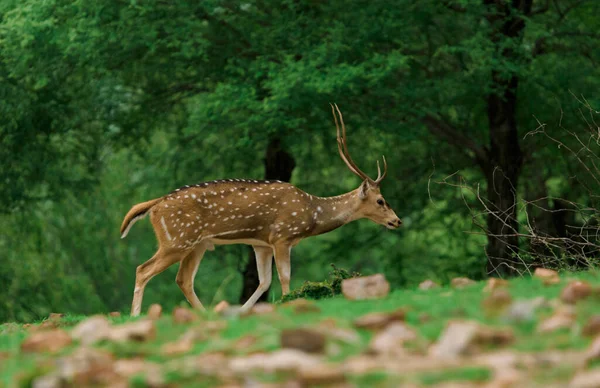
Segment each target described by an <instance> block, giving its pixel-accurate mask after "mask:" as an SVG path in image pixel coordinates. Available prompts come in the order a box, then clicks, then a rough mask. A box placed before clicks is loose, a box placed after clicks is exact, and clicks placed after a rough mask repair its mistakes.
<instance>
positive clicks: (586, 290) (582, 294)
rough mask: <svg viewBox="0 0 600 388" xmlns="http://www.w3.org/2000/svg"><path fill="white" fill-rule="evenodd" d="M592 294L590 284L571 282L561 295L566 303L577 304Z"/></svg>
mask: <svg viewBox="0 0 600 388" xmlns="http://www.w3.org/2000/svg"><path fill="white" fill-rule="evenodd" d="M591 294H592V286H591V285H590V284H589V283H588V282H582V281H579V280H576V281H572V282H569V284H567V285H566V286H565V288H563V290H562V292H561V293H560V300H562V301H563V302H564V303H569V304H575V303H577V302H578V301H580V300H582V299H585V298H587V297H588V296H590V295H591Z"/></svg>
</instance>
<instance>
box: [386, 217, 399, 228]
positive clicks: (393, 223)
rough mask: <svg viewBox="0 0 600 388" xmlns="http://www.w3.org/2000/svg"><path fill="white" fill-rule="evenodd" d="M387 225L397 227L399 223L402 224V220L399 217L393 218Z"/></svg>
mask: <svg viewBox="0 0 600 388" xmlns="http://www.w3.org/2000/svg"><path fill="white" fill-rule="evenodd" d="M388 225H389V226H393V227H394V228H397V227H399V226H400V225H402V220H401V219H400V218H396V219H395V220H392V221H390V222H388Z"/></svg>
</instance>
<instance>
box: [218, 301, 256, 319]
mask: <svg viewBox="0 0 600 388" xmlns="http://www.w3.org/2000/svg"><path fill="white" fill-rule="evenodd" d="M249 314H250V311H247V310H244V308H243V306H242V305H239V304H236V305H233V306H229V307H227V308H226V309H225V310H223V311H221V312H220V313H219V315H220V316H222V317H224V318H236V317H241V316H247V315H249Z"/></svg>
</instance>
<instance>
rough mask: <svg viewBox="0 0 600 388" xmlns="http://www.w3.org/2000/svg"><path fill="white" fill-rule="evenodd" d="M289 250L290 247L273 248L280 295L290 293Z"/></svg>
mask: <svg viewBox="0 0 600 388" xmlns="http://www.w3.org/2000/svg"><path fill="white" fill-rule="evenodd" d="M291 249H292V247H291V246H289V245H277V246H275V266H276V267H277V274H278V275H279V283H281V293H282V294H283V295H285V294H288V293H289V292H290V276H291V271H292V268H291V265H290V251H291Z"/></svg>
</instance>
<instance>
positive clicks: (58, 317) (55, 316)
mask: <svg viewBox="0 0 600 388" xmlns="http://www.w3.org/2000/svg"><path fill="white" fill-rule="evenodd" d="M64 316H65V314H63V313H50V315H49V316H48V319H49V320H51V321H60V320H61V319H62V318H64Z"/></svg>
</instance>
